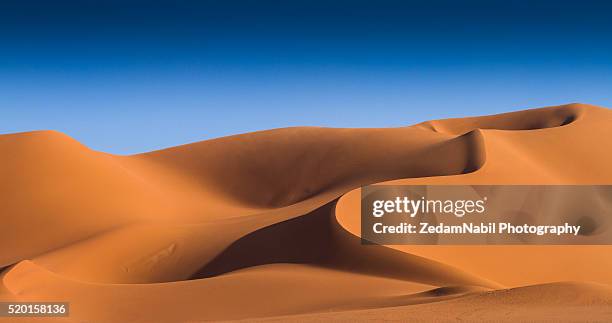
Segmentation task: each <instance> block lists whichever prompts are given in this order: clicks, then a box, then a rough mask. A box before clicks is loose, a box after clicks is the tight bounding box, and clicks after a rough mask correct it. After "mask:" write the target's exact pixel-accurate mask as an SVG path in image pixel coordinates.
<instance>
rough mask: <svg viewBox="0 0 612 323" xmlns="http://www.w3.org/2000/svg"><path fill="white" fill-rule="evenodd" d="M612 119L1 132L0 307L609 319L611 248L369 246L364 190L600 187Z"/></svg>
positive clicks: (126, 317) (185, 315) (552, 110)
mask: <svg viewBox="0 0 612 323" xmlns="http://www.w3.org/2000/svg"><path fill="white" fill-rule="evenodd" d="M611 125H612V112H611V111H610V110H608V109H605V108H600V107H595V106H589V105H582V104H571V105H564V106H558V107H548V108H542V109H532V110H525V111H520V112H513V113H507V114H500V115H494V116H486V117H474V118H463V119H447V120H436V121H428V122H424V123H421V124H417V125H414V126H409V127H401V128H390V129H330V128H315V127H297V128H286V129H276V130H269V131H262V132H256V133H249V134H243V135H236V136H230V137H224V138H219V139H214V140H208V141H202V142H197V143H192V144H187V145H183V146H178V147H173V148H168V149H164V150H159V151H154V152H149V153H144V154H138V155H132V156H116V155H111V154H106V153H102V152H98V151H93V150H91V149H89V148H87V147H85V146H83V145H81V144H80V143H78V142H77V141H76V140H74V139H72V138H70V137H68V136H66V135H64V134H61V133H58V132H54V131H37V132H28V133H18V134H10V135H1V136H0V154H1V155H2V156H5V158H3V159H2V160H0V174H1V175H2V177H1V178H2V179H3V181H2V182H1V183H0V196H1V197H2V200H1V202H0V210H1V211H2V212H1V214H2V216H3V218H2V220H3V222H2V224H3V225H2V226H0V246H2V252H1V253H0V267H5V268H4V270H3V272H2V285H1V287H0V300H32V301H34V300H36V301H39V300H54V301H69V302H71V316H70V318H69V320H74V321H84V320H86V321H94V322H98V321H100V322H114V321H139V322H167V321H168V322H169V321H197V320H224V319H225V320H233V319H254V318H258V319H264V318H269V319H271V320H286V319H292V320H294V319H295V320H327V319H339V320H349V321H352V320H355V319H376V318H385V319H396V320H405V319H410V320H421V321H429V320H434V319H437V320H454V319H466V320H508V321H516V320H528V319H530V318H534V319H550V320H553V321H557V320H566V321H572V320H580V319H581V318H588V319H591V320H601V321H606V320H609V319H610V318H612V306H611V303H612V291H611V289H610V287H608V285H609V284H612V275H610V272H612V247H608V246H363V245H361V243H360V229H359V188H360V187H361V186H364V185H368V184H374V183H388V184H610V183H611V182H612V169H611V168H610V165H611V164H612V149H610V147H612V127H611ZM611 216H612V215H611ZM558 281H576V282H575V283H553V282H558ZM587 282H589V283H587ZM527 285H533V286H527ZM525 286H526V287H525ZM513 287H519V288H513ZM507 288H511V289H507ZM571 295H574V296H571ZM576 295H578V297H577V298H576ZM109 308H112V309H113V310H112V311H109V310H108V309H109ZM329 312H333V313H329ZM504 313H506V314H504ZM295 315H297V316H295ZM530 315H533V316H530Z"/></svg>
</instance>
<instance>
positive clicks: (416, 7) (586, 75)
mask: <svg viewBox="0 0 612 323" xmlns="http://www.w3.org/2000/svg"><path fill="white" fill-rule="evenodd" d="M611 12H612V4H607V3H606V2H589V1H581V2H578V1H575V2H574V1H572V2H570V1H486V2H484V1H418V2H417V1H331V0H329V1H265V0H263V1H231V0H230V1H227V0H226V1H172V2H170V1H168V2H159V1H116V2H113V1H72V2H69V1H59V2H58V1H2V2H0V115H1V117H0V133H8V132H17V131H28V130H35V129H55V130H59V131H62V132H65V133H67V134H69V135H71V136H73V137H75V138H76V139H78V140H79V141H81V142H83V143H85V144H86V145H88V146H90V147H92V148H94V149H98V150H102V151H107V152H113V153H120V154H128V153H136V152H142V151H148V150H152V149H159V148H163V147H167V146H172V145H178V144H183V143H187V142H192V141H198V140H203V139H208V138H214V137H219V136H224V135H230V134H236V133H242V132H248V131H254V130H262V129H269V128H276V127H285V126H295V125H316V126H334V127H388V126H401V125H408V124H412V123H417V122H420V121H424V120H427V119H433V118H445V117H460V116H469V115H481V114H492V113H499V112H505V111H511V110H519V109H524V108H530V107H540V106H547V105H557V104H563V103H569V102H585V103H591V104H597V105H603V106H608V107H612V19H611V18H610V15H611Z"/></svg>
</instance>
